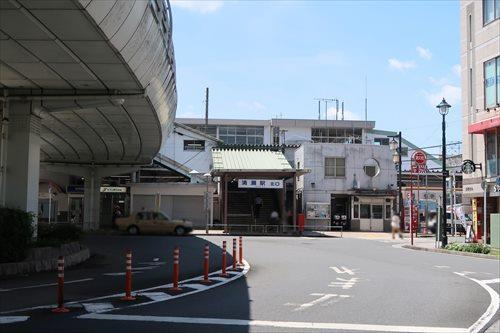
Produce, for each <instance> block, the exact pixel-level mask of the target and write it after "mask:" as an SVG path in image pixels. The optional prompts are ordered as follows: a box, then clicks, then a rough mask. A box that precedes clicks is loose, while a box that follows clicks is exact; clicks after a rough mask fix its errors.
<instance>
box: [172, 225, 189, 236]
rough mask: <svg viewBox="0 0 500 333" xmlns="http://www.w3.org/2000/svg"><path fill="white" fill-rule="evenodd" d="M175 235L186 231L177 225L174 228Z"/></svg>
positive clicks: (180, 234)
mask: <svg viewBox="0 0 500 333" xmlns="http://www.w3.org/2000/svg"><path fill="white" fill-rule="evenodd" d="M174 233H175V235H176V236H182V235H184V234H185V233H186V230H185V229H184V228H183V227H177V228H175V230H174Z"/></svg>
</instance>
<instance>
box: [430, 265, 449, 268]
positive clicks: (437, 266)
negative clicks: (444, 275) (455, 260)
mask: <svg viewBox="0 0 500 333" xmlns="http://www.w3.org/2000/svg"><path fill="white" fill-rule="evenodd" d="M434 267H436V268H450V266H444V265H434Z"/></svg>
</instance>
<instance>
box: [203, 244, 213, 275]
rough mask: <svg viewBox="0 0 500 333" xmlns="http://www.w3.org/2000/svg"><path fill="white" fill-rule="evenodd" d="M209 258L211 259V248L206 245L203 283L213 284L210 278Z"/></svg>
mask: <svg viewBox="0 0 500 333" xmlns="http://www.w3.org/2000/svg"><path fill="white" fill-rule="evenodd" d="M209 258H210V248H209V246H208V244H205V251H204V258H203V280H202V281H201V283H206V284H209V283H211V282H212V281H210V279H209V278H208V271H209V267H208V265H209Z"/></svg>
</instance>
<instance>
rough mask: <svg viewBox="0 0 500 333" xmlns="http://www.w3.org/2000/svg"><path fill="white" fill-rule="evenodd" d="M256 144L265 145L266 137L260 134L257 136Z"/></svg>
mask: <svg viewBox="0 0 500 333" xmlns="http://www.w3.org/2000/svg"><path fill="white" fill-rule="evenodd" d="M255 144H256V145H263V144H264V138H263V137H260V136H258V137H256V138H255Z"/></svg>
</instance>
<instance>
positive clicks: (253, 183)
mask: <svg viewBox="0 0 500 333" xmlns="http://www.w3.org/2000/svg"><path fill="white" fill-rule="evenodd" d="M238 187H239V188H277V189H281V188H283V180H281V179H238Z"/></svg>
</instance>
